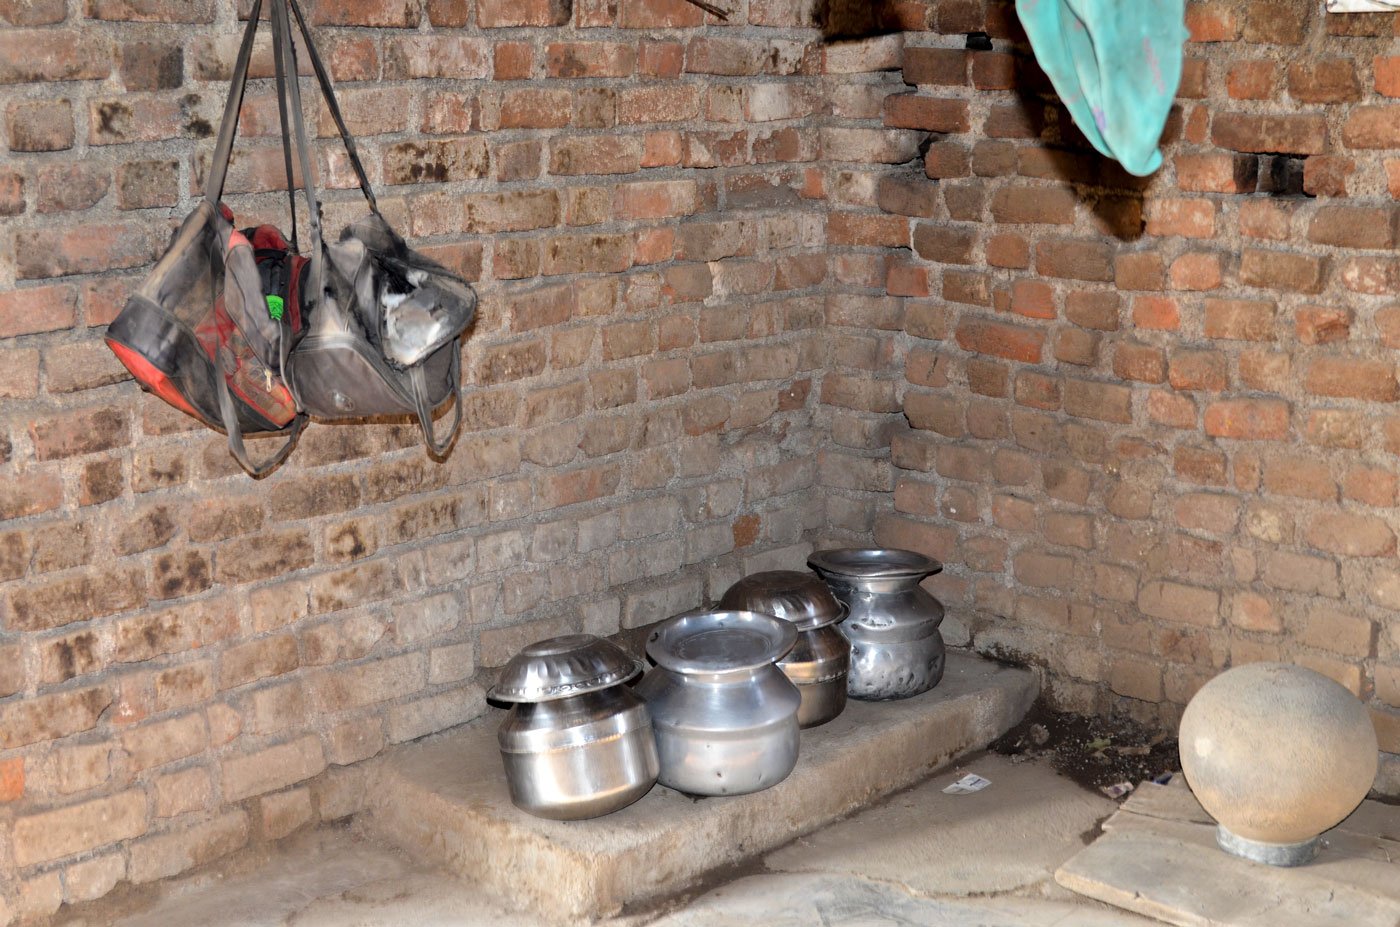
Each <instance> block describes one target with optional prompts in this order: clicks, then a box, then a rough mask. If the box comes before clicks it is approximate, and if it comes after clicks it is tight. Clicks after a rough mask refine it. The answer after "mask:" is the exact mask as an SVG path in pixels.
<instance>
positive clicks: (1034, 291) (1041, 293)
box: [1011, 280, 1056, 319]
mask: <svg viewBox="0 0 1400 927" xmlns="http://www.w3.org/2000/svg"><path fill="white" fill-rule="evenodd" d="M1011 311H1012V312H1014V313H1016V314H1017V315H1023V316H1026V317H1027V318H1031V319H1053V318H1055V315H1056V312H1055V289H1054V287H1052V286H1050V285H1049V284H1048V283H1044V282H1043V281H1040V280H1017V281H1016V282H1015V283H1014V284H1012V286H1011Z"/></svg>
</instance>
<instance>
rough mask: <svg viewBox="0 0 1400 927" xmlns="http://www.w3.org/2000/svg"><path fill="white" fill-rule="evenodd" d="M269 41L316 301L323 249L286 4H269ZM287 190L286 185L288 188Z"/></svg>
mask: <svg viewBox="0 0 1400 927" xmlns="http://www.w3.org/2000/svg"><path fill="white" fill-rule="evenodd" d="M272 41H273V45H274V46H275V53H276V54H277V55H278V56H279V57H281V58H282V61H283V62H284V73H283V74H282V76H281V77H279V79H278V85H277V94H278V96H279V97H283V96H285V99H286V106H287V109H288V111H289V112H290V113H291V117H292V125H293V128H294V131H295V132H296V142H297V144H296V146H295V147H296V151H297V156H298V159H299V160H300V162H301V185H302V191H303V192H304V193H305V194H306V211H307V216H308V219H309V221H310V223H311V263H310V268H311V287H312V289H311V292H312V293H313V294H315V296H316V298H317V299H319V298H320V296H321V294H322V292H323V291H324V288H325V267H324V260H323V252H324V250H325V249H324V248H323V247H322V240H321V209H320V203H319V202H317V200H316V187H315V184H314V182H313V181H312V174H311V142H310V140H309V138H308V137H307V134H306V120H305V114H304V113H303V112H302V106H301V83H300V81H299V80H298V79H297V76H296V64H295V62H296V57H295V53H294V52H293V50H292V36H291V25H290V21H289V18H288V13H287V0H272ZM288 186H289V187H290V183H289V184H288Z"/></svg>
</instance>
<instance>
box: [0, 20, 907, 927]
mask: <svg viewBox="0 0 1400 927" xmlns="http://www.w3.org/2000/svg"><path fill="white" fill-rule="evenodd" d="M303 5H304V6H306V7H307V9H308V13H309V16H310V19H311V21H312V25H313V27H314V28H315V30H316V35H317V39H318V43H319V45H320V47H321V49H322V51H323V53H324V54H325V57H326V58H327V61H328V64H329V67H330V70H331V72H332V75H333V77H334V79H335V81H336V84H337V87H338V89H339V92H340V100H341V104H342V106H343V108H344V110H345V113H346V117H347V119H348V120H349V122H350V125H351V127H352V129H353V131H354V132H355V133H356V134H357V136H358V138H359V142H360V151H361V154H362V155H363V156H364V159H365V161H366V165H367V168H368V170H369V173H370V176H371V178H372V180H373V181H374V182H375V184H376V185H377V187H378V189H379V194H380V203H381V206H382V208H383V210H384V212H385V215H386V216H388V217H389V219H390V220H391V221H392V222H394V223H395V224H396V225H397V226H398V227H399V228H400V229H401V230H402V231H403V232H404V233H405V234H406V235H407V236H408V237H409V238H410V239H411V240H412V241H413V243H414V244H415V245H416V246H417V247H420V248H422V249H423V250H424V251H425V252H427V253H429V254H430V255H432V256H433V257H435V258H437V259H438V260H440V261H442V262H444V263H446V264H448V265H450V266H452V267H454V268H455V269H457V270H458V271H459V272H461V273H462V274H463V275H465V276H466V277H468V278H469V279H471V280H473V281H475V283H476V285H477V288H478V291H479V293H480V295H481V311H480V314H479V319H478V321H477V323H476V326H475V328H474V330H473V332H472V334H471V337H470V338H469V339H468V341H467V342H466V346H465V349H464V361H465V364H464V369H465V370H466V371H467V389H466V398H465V425H464V428H463V434H462V436H461V438H460V440H459V441H458V444H457V447H456V449H455V450H454V452H453V454H452V455H451V457H450V459H449V460H448V461H447V462H446V463H444V464H435V463H433V462H432V461H430V460H429V459H427V458H426V457H425V455H424V453H423V451H422V449H421V447H420V446H419V443H418V442H419V439H418V436H417V435H416V433H415V432H416V428H414V427H411V426H409V425H406V424H392V425H363V426H358V425H357V426H338V425H319V424H313V425H312V426H311V427H310V429H309V430H308V431H307V432H306V434H305V435H304V436H303V438H302V440H301V442H300V446H299V447H298V448H297V450H296V452H295V453H294V454H293V456H292V459H291V461H290V463H289V464H288V465H286V466H285V467H283V468H282V469H281V470H280V471H279V472H278V473H276V474H275V475H273V476H271V477H269V478H268V479H266V480H263V481H261V482H253V481H251V480H249V479H248V478H247V477H245V476H244V475H243V474H242V473H241V472H239V471H238V470H237V468H236V466H235V465H234V464H233V462H232V461H231V459H230V458H229V456H228V454H227V450H226V447H225V445H224V442H223V440H222V439H221V438H220V437H219V436H217V435H214V434H212V433H209V432H207V431H204V430H202V429H200V428H198V427H196V426H195V425H194V424H193V422H191V421H190V420H188V419H186V418H184V417H182V416H181V415H179V414H178V413H176V412H174V411H172V410H171V409H169V408H167V407H166V406H164V405H162V404H161V403H160V402H159V401H157V400H155V399H153V398H151V397H149V396H145V395H143V394H141V393H140V392H139V391H138V389H137V388H136V386H135V384H134V383H133V382H132V381H131V380H130V378H129V377H128V376H127V375H126V373H125V371H124V370H123V369H122V368H121V367H120V365H118V364H117V363H116V361H115V360H114V358H113V357H112V356H111V354H110V352H109V351H107V349H106V348H105V346H104V345H103V343H102V334H103V329H104V326H105V325H106V324H107V323H108V322H109V321H110V320H111V319H112V318H113V317H114V316H115V314H116V313H117V312H118V311H119V310H120V308H121V306H122V304H123V302H124V300H125V298H126V296H127V295H128V294H129V293H130V292H131V290H132V289H133V288H134V287H135V286H136V285H137V283H139V281H140V279H141V277H142V275H143V274H144V273H145V271H146V269H147V268H148V267H149V265H150V262H151V261H152V259H153V258H154V257H155V256H156V254H157V253H158V252H159V251H160V249H161V248H162V246H163V243H164V242H165V241H166V239H167V237H168V235H169V232H170V230H171V229H172V228H173V227H174V226H175V224H177V223H178V221H179V220H180V218H181V217H182V216H183V215H185V214H186V213H187V212H188V210H189V209H190V208H191V207H192V205H193V203H194V202H195V197H196V196H197V191H198V190H199V189H200V184H201V182H202V179H203V172H204V170H205V169H206V166H207V157H208V152H209V150H210V147H211V145H212V141H211V138H210V136H211V134H212V132H213V131H214V128H215V127H216V125H217V122H218V119H219V115H220V107H221V104H222V101H223V98H224V90H225V86H224V82H225V81H226V80H227V79H228V76H229V71H230V68H231V63H232V60H233V57H234V53H235V51H236V48H237V43H238V40H239V35H240V31H241V27H242V25H243V24H242V22H240V20H239V19H238V18H237V17H238V16H246V15H247V11H248V10H249V9H250V8H251V4H250V3H249V2H247V0H240V2H239V4H237V11H235V9H234V5H233V4H227V3H224V2H220V0H179V2H176V0H149V2H142V3H129V2H123V0H82V2H70V0H0V26H3V29H0V129H3V136H2V137H3V140H4V146H5V147H4V152H5V153H4V157H3V159H0V215H3V216H4V225H3V228H2V229H0V400H3V402H4V406H3V408H2V409H0V830H3V833H4V835H5V837H4V839H3V840H0V884H3V885H5V886H7V888H6V889H4V890H0V924H6V923H9V922H10V921H11V920H12V919H19V920H22V921H27V920H33V919H42V918H43V917H44V916H46V915H48V914H49V913H51V912H52V911H53V910H55V909H56V908H57V907H58V906H59V905H60V904H61V903H63V902H69V903H76V902H82V901H86V900H90V899H94V898H97V897H100V896H102V895H104V894H106V893H107V892H109V891H110V890H112V888H113V887H114V886H117V885H119V884H120V883H123V882H136V883H145V882H149V881H151V880H154V879H158V878H162V877H166V876H169V875H173V874H176V873H179V872H182V871H185V870H188V869H190V868H192V867H195V866H199V865H202V864H205V863H208V862H210V861H213V860H216V859H219V858H221V857H223V856H225V855H227V854H229V853H232V852H235V851H237V850H239V849H240V848H242V847H244V846H247V845H249V844H251V843H255V842H258V841H263V840H273V839H277V838H280V837H282V836H284V835H286V834H288V833H290V832H292V831H293V830H295V829H297V828H299V827H303V826H307V825H310V824H313V823H315V822H318V821H331V820H339V819H342V818H344V817H346V816H347V815H350V814H353V813H354V812H355V811H356V810H357V809H358V807H359V802H360V800H361V796H362V794H363V790H364V788H365V787H366V781H365V777H366V776H367V775H368V772H367V767H366V763H367V762H369V761H372V758H374V757H375V756H377V755H379V754H381V753H382V751H383V750H384V749H385V748H386V747H387V746H389V745H391V744H394V743H399V742H402V741H406V740H411V739H413V738H416V737H420V736H423V735H425V734H428V733H431V732H434V731H438V730H442V729H444V728H447V727H450V726H452V725H455V724H459V723H462V722H464V721H468V720H470V719H471V718H473V717H476V716H477V715H478V714H479V713H480V712H481V711H482V710H483V705H484V702H483V685H484V683H485V682H487V681H489V678H490V671H491V669H492V668H493V667H496V666H499V665H500V664H502V663H504V662H505V661H506V660H507V659H508V658H509V656H510V655H511V654H512V653H513V652H514V651H515V650H516V649H517V648H518V647H519V646H521V645H522V644H524V643H526V642H528V641H530V640H534V639H537V638H540V637H543V636H547V635H550V634H556V633H561V632H564V631H569V630H588V631H592V632H596V633H599V634H610V633H617V632H621V631H623V630H626V629H631V628H635V627H638V626H641V625H645V624H647V623H649V622H652V621H655V620H658V619H660V618H662V617H665V616H667V615H669V614H672V613H674V612H676V611H679V610H681V609H684V608H687V607H691V606H694V605H696V604H699V603H700V602H702V601H705V600H707V599H713V598H716V597H717V596H718V595H719V594H720V593H721V592H722V591H723V590H724V588H726V587H727V586H728V584H729V583H730V582H732V581H734V580H735V579H737V578H739V577H740V576H741V575H743V574H744V573H745V572H749V571H752V570H756V569H770V568H776V567H791V566H800V565H801V564H802V563H803V562H804V561H805V559H806V556H807V553H808V552H810V550H811V549H812V548H813V546H814V544H816V543H818V542H820V541H822V540H824V539H825V537H826V535H827V533H828V532H827V531H826V525H827V524H828V519H829V517H830V516H829V514H828V513H829V511H837V510H839V511H840V512H841V513H842V514H840V515H838V516H837V517H836V521H837V522H838V523H839V530H840V533H841V535H842V536H843V537H855V536H857V535H860V536H868V533H869V530H870V527H871V525H872V524H873V519H874V516H875V512H876V511H877V510H878V507H879V506H878V500H879V499H880V498H881V496H882V494H885V493H886V492H887V490H888V488H889V484H888V476H887V475H884V476H882V475H881V468H882V467H883V468H884V472H885V473H886V474H887V472H888V465H887V464H886V463H884V461H885V459H886V458H887V451H886V450H885V444H886V439H885V438H884V434H885V427H886V426H887V424H888V423H889V422H890V421H894V420H897V419H898V417H899V416H898V405H897V401H896V394H897V391H898V390H899V389H900V382H901V381H900V377H899V374H898V370H897V368H895V367H891V366H890V364H891V363H892V360H893V358H894V357H895V354H894V353H893V352H896V351H898V350H899V348H898V346H897V342H898V335H897V330H898V329H899V327H900V325H901V324H902V323H901V322H900V321H899V320H898V319H897V318H895V317H894V316H892V315H890V314H889V313H890V312H891V310H897V305H896V304H897V303H898V302H899V301H898V300H890V299H887V298H886V297H885V296H884V294H883V293H882V292H881V288H882V285H883V279H884V273H885V271H884V261H885V254H884V249H885V245H886V242H885V241H883V240H882V239H880V238H879V237H878V235H877V237H876V238H867V237H864V233H862V232H860V231H858V229H859V227H860V226H861V224H863V223H867V222H873V223H874V224H875V226H879V225H880V224H881V223H884V222H887V220H886V219H885V217H883V216H882V215H881V213H880V211H879V210H878V208H876V204H875V202H874V200H873V199H872V198H871V196H872V191H873V190H874V186H873V183H874V179H875V177H876V175H877V172H878V169H879V168H880V165H881V163H883V161H885V160H894V161H909V160H910V159H911V158H915V157H917V152H916V151H915V147H916V146H917V144H918V140H919V139H921V138H922V137H923V136H924V135H925V133H922V132H918V131H909V130H903V129H896V130H887V129H886V128H884V127H883V126H881V124H880V118H879V101H880V97H881V96H882V95H883V91H882V89H881V88H883V87H887V86H889V85H890V84H891V83H892V82H895V81H897V79H898V72H897V68H898V66H899V48H900V45H901V42H902V38H901V37H900V36H897V35H896V36H889V37H882V38H878V39H874V40H868V41H860V42H848V43H840V44H838V45H824V44H823V43H822V42H821V41H820V37H819V35H818V32H817V30H816V29H815V28H813V25H812V22H813V5H812V4H811V3H810V2H807V0H750V2H749V3H747V4H740V5H737V7H736V8H737V10H738V15H736V16H735V17H734V19H733V20H732V21H731V22H730V23H728V24H725V23H721V22H719V21H718V20H716V19H714V18H713V17H707V16H705V15H704V14H702V13H701V12H700V11H699V10H698V9H697V8H696V7H694V6H692V5H690V4H688V3H685V2H684V0H620V2H599V0H575V2H573V3H572V4H570V3H569V2H567V0H523V2H521V0H478V2H475V3H470V2H465V0H409V2H404V0H336V2H331V0H317V2H314V3H310V2H305V0H304V4H303ZM304 64H305V61H304V59H303V65H304ZM303 70H305V69H303ZM253 76H254V82H253V83H252V84H251V85H250V87H249V89H248V94H247V98H246V100H245V104H244V108H243V114H242V129H243V131H244V133H245V136H246V137H245V138H243V139H241V140H240V143H239V146H238V147H237V149H236V153H235V158H234V161H233V164H232V167H231V173H230V177H229V181H228V186H227V200H228V202H229V204H230V205H231V206H232V208H233V209H234V210H235V212H236V213H237V215H238V217H239V220H240V222H241V223H249V224H251V223H254V222H259V221H270V222H275V223H278V224H282V225H285V222H286V219H285V216H284V213H283V210H284V208H285V200H284V197H283V196H282V195H281V194H279V193H277V192H276V190H277V188H278V187H279V186H280V184H281V182H282V181H281V173H280V172H281V153H280V147H279V143H278V139H277V135H276V133H277V118H276V115H275V100H274V97H273V96H272V93H271V89H270V87H269V81H268V78H269V77H270V76H271V65H270V56H269V54H268V41H267V39H266V37H263V38H261V39H260V40H259V43H258V46H257V53H256V55H255V60H254V67H253ZM309 86H310V85H309V83H308V84H307V85H306V87H307V92H308V93H309ZM312 125H313V130H314V131H316V132H317V134H318V136H319V141H318V143H317V148H318V151H317V155H318V157H317V164H318V173H319V176H320V177H321V178H322V183H323V185H324V186H325V188H326V190H325V197H324V199H325V213H326V217H327V226H328V228H330V229H331V232H332V234H335V229H336V228H338V226H339V225H340V224H342V223H343V222H344V221H346V220H347V219H350V218H354V217H356V216H357V215H358V214H359V213H360V211H361V209H362V206H361V204H360V203H359V201H358V193H357V192H356V191H355V189H354V182H353V178H352V176H351V175H350V172H349V171H348V169H347V164H346V161H345V158H344V156H343V154H342V152H341V151H340V149H339V147H338V144H337V143H336V141H335V140H334V138H333V136H332V132H333V127H332V126H331V124H330V122H329V118H328V114H327V113H325V112H324V111H322V112H321V113H320V115H319V116H318V117H317V118H316V119H314V120H313V121H312ZM872 158H873V160H872ZM833 191H839V193H836V192H833ZM833 197H835V198H837V199H839V201H840V202H841V204H842V206H841V212H842V213H849V214H850V216H851V218H852V219H853V220H855V223H856V224H855V226H846V225H842V224H841V222H842V220H841V219H837V220H835V221H836V226H837V239H838V241H839V243H840V245H841V248H840V250H841V255H840V256H836V255H834V254H833V252H832V251H831V249H830V246H829V244H828V238H829V236H830V235H831V228H830V227H829V221H828V218H827V210H828V205H829V202H830V200H831V199H832V198H833ZM304 227H305V226H304V225H303V228H304ZM841 294H849V296H850V299H846V298H844V297H843V296H841ZM838 297H840V298H838ZM867 317H870V318H874V317H878V318H880V319H881V321H880V323H879V328H878V329H877V330H875V333H874V334H873V335H872V329H871V328H870V327H869V326H868V324H867ZM835 329H839V330H840V331H841V333H842V335H841V338H840V339H838V342H837V343H835V344H834V346H833V343H832V342H831V341H830V339H828V338H827V337H826V336H825V333H826V332H827V331H829V330H835ZM828 429H836V430H839V431H840V433H841V434H842V435H843V436H845V437H844V443H843V445H842V446H841V447H840V448H839V449H833V448H831V447H830V446H829V444H828V442H827V440H826V434H827V430H828ZM833 451H834V452H833ZM830 500H837V501H836V502H835V503H834V504H833V503H830Z"/></svg>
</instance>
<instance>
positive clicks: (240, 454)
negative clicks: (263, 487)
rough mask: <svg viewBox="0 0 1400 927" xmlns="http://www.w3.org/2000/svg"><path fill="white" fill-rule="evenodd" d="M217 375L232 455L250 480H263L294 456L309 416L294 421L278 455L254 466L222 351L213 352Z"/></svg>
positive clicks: (298, 415) (300, 415)
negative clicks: (245, 441)
mask: <svg viewBox="0 0 1400 927" xmlns="http://www.w3.org/2000/svg"><path fill="white" fill-rule="evenodd" d="M214 373H215V376H214V382H215V384H216V385H217V387H218V393H219V415H220V417H221V418H222V419H223V420H224V432H225V433H226V434H227V435H228V450H229V453H230V454H232V455H233V459H234V460H237V461H238V465H239V466H240V467H242V468H243V469H244V470H245V471H246V472H247V474H248V475H249V476H251V477H252V478H253V479H255V480H260V479H262V478H263V477H265V476H267V475H268V474H269V473H271V472H272V471H273V470H276V469H277V468H278V467H279V466H281V464H282V461H284V460H286V459H287V456H288V455H289V454H291V453H292V448H293V447H295V446H296V443H297V438H298V437H299V436H300V435H301V432H302V429H304V428H305V427H306V422H307V416H306V413H304V412H298V413H297V416H296V418H294V419H293V420H292V426H291V429H292V430H291V432H290V433H289V434H288V435H287V440H286V441H285V442H284V443H283V444H282V446H281V447H280V448H278V449H277V452H276V453H275V454H273V455H272V457H271V458H269V459H268V460H266V461H264V462H263V463H261V464H255V463H253V461H252V458H250V457H249V456H248V448H247V447H246V446H245V445H244V443H243V429H242V427H241V426H239V424H238V410H237V409H235V408H234V405H233V396H232V395H231V394H230V393H229V391H228V375H227V373H225V371H224V362H223V352H222V351H215V352H214Z"/></svg>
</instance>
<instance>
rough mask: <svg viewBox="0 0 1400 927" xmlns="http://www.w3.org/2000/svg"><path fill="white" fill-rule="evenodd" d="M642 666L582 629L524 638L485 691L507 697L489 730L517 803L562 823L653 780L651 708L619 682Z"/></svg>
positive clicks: (627, 799)
mask: <svg viewBox="0 0 1400 927" xmlns="http://www.w3.org/2000/svg"><path fill="white" fill-rule="evenodd" d="M639 672H641V664H640V663H638V662H637V661H635V660H633V659H632V658H631V657H629V656H628V655H627V654H626V653H625V652H623V651H622V650H621V649H620V648H618V647H617V646H615V645H613V644H610V643H608V642H607V641H604V640H601V639H600V638H597V637H594V636H593V635H591V634H574V635H568V636H566V637H556V638H551V639H549V640H546V641H540V642H539V643H536V644H531V645H530V646H529V647H526V648H525V649H524V650H522V651H521V652H520V654H518V655H517V656H516V657H515V658H514V659H512V660H511V662H510V663H508V664H507V665H506V667H505V668H504V669H503V670H502V671H501V678H500V680H499V681H498V682H497V684H496V686H495V687H494V688H493V689H492V690H491V692H490V693H489V694H490V696H491V697H492V698H495V699H497V700H502V701H508V702H514V703H515V704H514V705H512V707H511V709H510V711H509V713H507V715H506V718H505V720H504V721H503V722H502V723H501V727H500V729H499V730H498V731H497V733H496V740H497V743H498V744H499V745H500V748H501V760H502V762H503V764H504V765H505V772H506V785H507V787H508V788H509V790H510V799H511V801H512V802H513V803H514V804H515V806H516V807H517V808H520V809H521V810H522V811H526V812H528V813H530V814H533V815H535V816H537V817H542V818H554V819H555V820H562V821H571V820H578V819H580V818H592V817H597V816H599V815H603V814H608V813H610V812H613V811H616V810H618V809H619V808H624V807H626V806H627V805H630V804H631V803H632V802H634V801H636V800H637V799H639V798H641V797H642V796H643V795H645V794H646V793H647V792H648V791H649V790H650V789H651V787H652V785H653V784H655V782H656V776H657V773H658V772H659V770H660V762H659V758H658V756H657V752H656V738H655V736H654V734H653V733H652V726H651V714H650V712H649V711H648V710H647V706H646V704H645V703H644V702H642V700H641V699H639V698H638V697H637V696H636V695H634V694H633V693H632V691H631V690H630V689H629V688H628V687H627V686H626V685H625V684H624V683H625V682H626V681H627V680H628V679H631V678H633V677H634V676H636V674H637V673H639Z"/></svg>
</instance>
